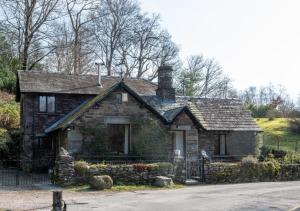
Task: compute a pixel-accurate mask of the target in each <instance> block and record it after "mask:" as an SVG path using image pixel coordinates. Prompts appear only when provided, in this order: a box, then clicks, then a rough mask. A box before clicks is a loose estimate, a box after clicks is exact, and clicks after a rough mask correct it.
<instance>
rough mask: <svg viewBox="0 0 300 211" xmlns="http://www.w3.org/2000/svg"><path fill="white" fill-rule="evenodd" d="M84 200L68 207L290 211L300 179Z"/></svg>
mask: <svg viewBox="0 0 300 211" xmlns="http://www.w3.org/2000/svg"><path fill="white" fill-rule="evenodd" d="M81 203H83V204H73V205H70V206H69V209H70V210H80V211H81V210H105V211H140V210H143V211H175V210H178V211H183V210H189V211H194V210H195V211H196V210H197V211H199V210H204V211H214V210H222V211H224V210H245V211H246V210H247V211H248V210H263V211H265V210H272V211H273V210H289V209H293V208H295V207H297V206H298V205H300V182H278V183H248V184H230V185H206V186H193V187H187V188H183V189H177V190H161V191H137V192H123V193H117V194H107V195H103V196H102V197H95V198H93V197H91V198H89V199H86V200H83V199H82V200H81ZM84 203H85V204H84ZM297 210H298V209H297Z"/></svg>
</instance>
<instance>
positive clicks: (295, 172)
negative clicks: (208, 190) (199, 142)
mask: <svg viewBox="0 0 300 211" xmlns="http://www.w3.org/2000/svg"><path fill="white" fill-rule="evenodd" d="M291 180H300V164H278V163H272V162H260V163H257V164H248V165H243V164H242V163H210V164H205V183H244V182H269V181H291Z"/></svg>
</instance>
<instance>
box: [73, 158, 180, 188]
mask: <svg viewBox="0 0 300 211" xmlns="http://www.w3.org/2000/svg"><path fill="white" fill-rule="evenodd" d="M80 162H81V164H80ZM84 163H85V162H84V161H78V162H77V163H76V162H75V181H76V182H78V183H86V182H87V181H88V179H89V178H90V177H91V176H95V175H109V176H111V177H112V179H113V181H114V184H137V185H138V184H152V183H153V182H154V179H155V177H157V176H166V177H171V178H174V175H173V171H174V169H173V164H172V163H167V162H166V163H165V162H162V163H153V164H121V165H118V164H113V165H105V164H92V165H89V164H87V165H86V164H84Z"/></svg>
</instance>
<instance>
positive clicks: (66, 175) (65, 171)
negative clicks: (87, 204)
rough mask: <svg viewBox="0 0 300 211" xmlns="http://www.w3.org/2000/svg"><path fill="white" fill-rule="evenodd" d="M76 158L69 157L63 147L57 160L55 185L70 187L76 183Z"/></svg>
mask: <svg viewBox="0 0 300 211" xmlns="http://www.w3.org/2000/svg"><path fill="white" fill-rule="evenodd" d="M74 175H75V170H74V158H73V157H72V156H71V155H69V153H68V151H67V150H65V149H64V148H63V147H61V148H60V150H59V154H58V156H57V158H56V160H55V167H54V178H55V183H57V184H60V185H69V184H72V183H73V182H74Z"/></svg>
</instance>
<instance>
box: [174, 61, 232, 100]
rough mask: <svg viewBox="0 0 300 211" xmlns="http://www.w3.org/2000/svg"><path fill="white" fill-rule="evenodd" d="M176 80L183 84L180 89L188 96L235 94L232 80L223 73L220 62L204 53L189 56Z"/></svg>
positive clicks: (227, 95) (223, 96)
mask: <svg viewBox="0 0 300 211" xmlns="http://www.w3.org/2000/svg"><path fill="white" fill-rule="evenodd" d="M176 80H177V84H181V86H178V87H179V89H178V91H179V92H181V93H182V94H184V95H188V96H200V97H222V98H227V97H229V93H231V94H232V95H233V94H234V92H233V89H232V87H231V80H230V79H229V78H228V77H226V76H225V75H224V74H223V70H222V67H221V66H220V64H219V63H217V62H216V61H215V60H214V59H205V58H204V57H203V56H202V55H196V56H190V57H188V58H187V61H186V66H185V67H183V69H182V70H181V71H180V72H179V74H177V78H176ZM232 95H230V96H232Z"/></svg>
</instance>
